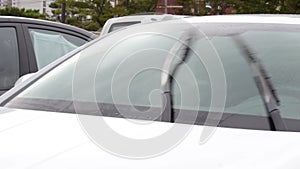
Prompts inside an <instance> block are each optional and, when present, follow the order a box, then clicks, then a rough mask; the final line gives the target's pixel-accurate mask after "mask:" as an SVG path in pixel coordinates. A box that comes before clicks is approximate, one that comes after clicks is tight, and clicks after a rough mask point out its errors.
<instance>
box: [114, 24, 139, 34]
mask: <svg viewBox="0 0 300 169" xmlns="http://www.w3.org/2000/svg"><path fill="white" fill-rule="evenodd" d="M138 23H141V22H140V21H135V22H121V23H114V24H112V25H111V27H110V28H109V31H108V33H110V32H113V31H116V30H118V29H122V28H124V27H127V26H130V25H135V24H138Z"/></svg>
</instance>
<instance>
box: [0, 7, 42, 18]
mask: <svg viewBox="0 0 300 169" xmlns="http://www.w3.org/2000/svg"><path fill="white" fill-rule="evenodd" d="M0 15H6V16H20V17H28V18H37V19H46V18H47V14H41V13H40V12H39V10H32V9H28V10H25V9H24V8H16V7H7V8H3V9H0Z"/></svg>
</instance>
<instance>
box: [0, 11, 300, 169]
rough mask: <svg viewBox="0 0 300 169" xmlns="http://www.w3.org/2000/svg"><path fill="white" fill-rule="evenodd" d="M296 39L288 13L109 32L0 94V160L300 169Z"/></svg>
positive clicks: (12, 163) (298, 21) (299, 27)
mask: <svg viewBox="0 0 300 169" xmlns="http://www.w3.org/2000/svg"><path fill="white" fill-rule="evenodd" d="M299 44H300V18H299V17H298V16H289V15H234V16H230V15H228V16H206V17H194V18H185V19H181V20H170V21H165V22H157V23H152V24H146V25H143V24H142V25H138V26H132V27H130V28H127V29H124V30H122V31H117V32H115V33H112V34H111V35H110V36H105V37H103V38H100V39H98V40H95V41H93V42H91V43H89V44H87V45H86V46H84V47H82V48H79V49H77V50H74V51H72V52H71V53H69V54H67V55H65V56H64V57H62V58H60V59H59V60H57V61H55V62H54V63H52V64H51V65H48V66H47V67H45V68H44V69H42V70H41V71H39V72H38V73H36V74H35V75H33V76H32V77H30V78H29V79H28V80H27V81H26V82H24V83H22V84H20V85H18V86H15V87H14V88H13V89H12V90H10V91H8V92H7V93H5V94H4V95H2V96H1V97H0V105H1V106H2V107H1V108H0V131H1V132H0V150H1V152H2V153H0V160H1V163H0V167H1V168H11V169H13V168H43V169H46V168H49V169H50V168H64V169H66V168H72V169H74V168H123V169H127V168H128V169H129V168H130V169H133V168H139V169H140V168H149V169H150V168H172V169H175V168H176V169H179V168H206V169H215V168H226V169H227V168H228V169H229V168H230V169H240V168H249V169H250V168H263V169H281V168H288V169H297V168H299V166H300V162H299V160H298V159H299V157H300V151H299V150H300V147H299V142H300V134H299V131H300V113H299V110H300V87H299V84H300V76H299V74H298V72H299V71H300V67H299V63H300V57H299V53H300V48H299ZM279 103H280V104H279ZM214 126H215V127H216V128H214Z"/></svg>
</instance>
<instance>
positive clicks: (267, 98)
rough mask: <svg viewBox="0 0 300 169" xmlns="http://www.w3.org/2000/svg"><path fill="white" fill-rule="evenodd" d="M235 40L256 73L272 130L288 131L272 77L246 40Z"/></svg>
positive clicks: (258, 86) (256, 81)
mask: <svg viewBox="0 0 300 169" xmlns="http://www.w3.org/2000/svg"><path fill="white" fill-rule="evenodd" d="M234 39H235V41H236V43H237V44H238V45H239V46H240V47H241V49H242V50H243V52H244V53H245V57H246V60H247V61H248V62H249V64H250V66H251V69H252V71H253V73H254V80H255V83H256V86H257V88H258V90H259V93H260V95H261V97H262V100H263V102H264V105H265V108H266V110H267V112H268V117H269V119H270V122H271V129H272V130H276V131H285V130H287V128H286V125H285V123H284V121H283V119H282V117H281V115H280V110H279V108H278V106H279V105H280V100H279V97H278V94H277V92H276V89H275V88H274V86H273V84H272V82H271V77H270V76H269V75H268V73H267V71H266V70H265V69H264V66H263V65H262V63H261V61H260V60H259V59H258V58H257V56H256V55H255V54H254V53H253V52H252V50H251V49H250V48H249V46H248V45H247V44H246V42H245V41H244V39H243V38H242V37H240V36H235V37H234Z"/></svg>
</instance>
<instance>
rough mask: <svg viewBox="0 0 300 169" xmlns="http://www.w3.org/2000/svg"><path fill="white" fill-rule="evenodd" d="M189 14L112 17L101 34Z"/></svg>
mask: <svg viewBox="0 0 300 169" xmlns="http://www.w3.org/2000/svg"><path fill="white" fill-rule="evenodd" d="M184 17H187V16H183V15H170V14H163V15H132V16H123V17H117V18H111V19H109V20H107V21H106V22H105V24H104V26H103V28H102V30H101V34H100V36H104V35H106V34H108V33H110V32H113V31H116V30H119V29H122V28H125V27H128V26H131V25H135V24H145V23H152V22H159V21H167V20H173V19H180V18H184Z"/></svg>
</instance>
